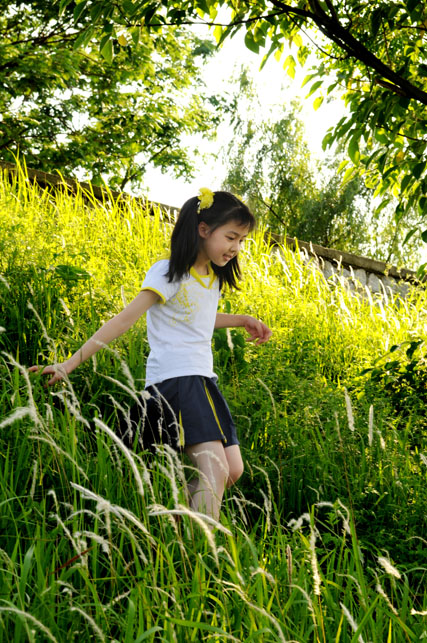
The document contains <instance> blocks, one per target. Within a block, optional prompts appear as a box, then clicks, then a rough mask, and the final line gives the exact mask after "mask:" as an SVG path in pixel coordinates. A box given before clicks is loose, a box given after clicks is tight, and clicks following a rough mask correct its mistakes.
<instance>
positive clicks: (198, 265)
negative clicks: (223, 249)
mask: <svg viewBox="0 0 427 643" xmlns="http://www.w3.org/2000/svg"><path fill="white" fill-rule="evenodd" d="M209 263H210V262H209V259H207V257H204V256H202V257H201V256H200V253H199V256H198V257H197V259H196V261H195V262H194V263H193V265H192V268H194V270H195V271H196V272H197V273H198V274H199V275H202V276H204V277H206V275H208V274H209Z"/></svg>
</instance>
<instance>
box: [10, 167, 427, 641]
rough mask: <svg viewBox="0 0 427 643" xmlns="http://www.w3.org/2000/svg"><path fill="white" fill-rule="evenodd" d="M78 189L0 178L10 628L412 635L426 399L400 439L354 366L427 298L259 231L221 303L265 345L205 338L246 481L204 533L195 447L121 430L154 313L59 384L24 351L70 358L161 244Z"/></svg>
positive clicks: (421, 589) (425, 602) (181, 637)
mask: <svg viewBox="0 0 427 643" xmlns="http://www.w3.org/2000/svg"><path fill="white" fill-rule="evenodd" d="M87 197H88V195H86V198H83V195H82V194H79V195H77V198H75V199H74V198H71V197H70V196H69V195H67V194H63V193H61V192H59V193H56V194H52V193H51V194H48V193H47V192H42V191H41V190H40V189H39V188H38V187H37V186H31V185H30V184H29V183H28V180H27V179H26V177H25V175H24V174H23V173H22V174H21V175H20V176H19V177H17V178H16V177H15V179H14V182H13V181H5V182H1V183H0V231H1V232H0V244H1V249H2V252H1V253H0V275H1V277H0V311H1V322H0V325H1V327H2V328H1V329H0V342H2V344H1V346H2V352H1V353H0V459H1V466H0V504H1V508H2V510H1V512H0V559H1V565H0V583H1V587H2V601H1V602H0V641H1V642H3V641H5V642H6V641H10V640H16V641H20V640H27V639H28V640H31V641H36V640H57V641H62V640H64V637H65V638H66V639H67V641H68V640H70V641H78V640H80V641H81V640H92V639H94V638H96V639H99V640H117V641H138V640H140V641H144V640H146V641H153V642H154V641H159V640H165V641H174V640H176V641H178V642H181V641H182V642H186V641H191V640H195V641H197V640H210V639H212V640H214V639H218V640H228V639H230V640H232V639H233V638H234V640H238V641H256V640H262V641H266V643H269V642H271V643H273V642H274V643H276V642H277V641H289V640H294V641H298V642H301V643H305V642H307V643H311V642H312V641H313V640H319V641H321V642H322V643H329V641H339V642H343V643H344V642H346V643H347V642H351V641H355V640H357V638H358V637H359V636H361V637H362V638H363V640H366V641H368V640H369V641H385V640H390V641H395V642H396V643H400V641H402V640H409V641H414V642H415V641H418V640H421V639H422V637H423V636H424V632H425V618H424V617H423V612H425V611H426V609H427V594H426V586H425V569H426V565H427V562H426V559H425V556H426V552H425V543H424V540H423V534H425V530H426V523H425V516H426V515H427V491H426V490H427V484H426V465H425V453H426V435H425V430H423V431H420V432H419V436H418V438H419V439H418V442H417V445H416V446H414V445H413V443H412V442H411V440H410V439H409V437H410V436H409V435H408V434H409V428H408V427H409V424H411V425H412V426H415V425H416V424H417V423H418V421H419V420H420V419H421V414H422V416H423V415H424V410H422V409H419V408H417V407H416V406H413V407H411V408H410V411H409V416H408V423H407V424H408V426H407V427H406V428H405V429H404V430H402V428H401V427H400V428H399V430H397V429H396V418H395V416H394V415H393V413H390V412H389V406H390V401H389V397H388V395H387V393H385V392H383V390H382V389H381V388H378V390H377V395H376V399H375V402H374V405H373V407H371V401H370V399H368V398H367V396H366V393H365V390H364V387H363V385H362V384H361V378H360V371H361V370H363V369H364V368H367V367H369V366H371V365H372V362H373V361H374V360H375V359H376V358H377V356H380V355H383V354H384V353H385V352H386V351H387V350H388V347H389V346H393V345H398V344H402V343H403V342H404V341H405V340H407V338H408V337H413V338H417V337H422V336H423V329H424V328H425V324H426V321H427V319H426V310H427V305H426V304H427V302H426V292H425V291H424V290H422V289H420V290H414V292H413V293H412V295H411V296H410V297H409V298H408V299H407V300H405V301H403V300H401V299H399V298H396V299H392V298H390V299H389V300H388V301H387V300H386V298H382V299H380V298H379V297H378V298H377V299H375V301H372V300H369V298H368V297H366V298H362V297H357V296H354V295H353V294H351V293H350V292H349V291H348V289H347V288H346V287H345V286H344V285H343V284H341V282H340V281H339V280H335V281H333V280H331V281H329V282H326V281H325V280H324V278H323V277H322V276H321V275H320V274H319V273H318V272H316V270H315V269H314V268H313V267H312V266H310V265H308V266H306V265H304V264H303V262H302V261H301V260H300V258H299V257H298V255H294V254H293V253H292V252H290V251H289V250H288V249H287V248H285V247H284V248H276V249H272V248H271V247H270V246H269V245H268V244H266V243H265V241H264V236H263V232H262V231H259V232H257V233H256V234H255V235H254V236H253V237H252V239H250V240H248V242H247V244H246V246H245V249H244V250H242V268H243V274H244V276H245V279H244V282H243V283H242V289H241V291H240V292H238V293H233V294H231V293H227V294H226V296H225V297H224V298H223V310H224V311H225V312H237V311H238V310H239V311H241V312H248V313H251V314H254V315H258V316H261V317H262V318H263V319H264V320H265V321H266V322H267V323H268V324H269V325H271V327H272V328H273V331H274V336H273V339H272V341H271V342H269V343H267V344H266V345H264V346H261V347H258V348H257V347H255V346H253V345H252V343H250V342H248V343H246V342H244V337H243V334H242V333H240V332H238V331H233V332H232V333H231V341H230V338H227V334H226V332H221V333H219V334H218V335H216V337H215V343H216V346H217V348H218V351H217V353H216V356H215V359H216V370H217V372H218V376H219V379H220V382H221V385H222V386H223V388H224V391H225V393H226V396H227V399H228V400H229V403H230V406H231V408H232V412H233V415H234V417H235V419H236V423H237V427H238V432H239V437H240V440H241V443H242V451H243V456H244V460H245V463H246V473H245V475H244V477H243V478H242V481H241V482H239V484H238V485H237V486H236V487H235V488H233V489H232V490H230V492H229V493H228V495H227V498H226V501H225V503H224V510H223V513H222V516H221V522H220V523H219V524H218V525H216V529H215V530H214V531H210V530H208V529H207V528H206V523H205V522H204V520H203V519H202V520H201V518H200V516H198V515H195V514H194V513H192V512H191V511H189V510H188V508H187V502H186V497H185V484H184V478H185V477H188V476H191V474H192V472H193V471H192V467H191V466H189V464H188V462H187V461H186V459H184V458H181V457H180V456H177V455H176V454H174V453H171V452H170V451H168V450H167V449H165V450H160V452H159V453H158V455H157V457H156V458H155V459H149V458H148V457H147V456H146V454H144V453H134V452H127V451H125V450H124V449H123V445H121V443H120V442H119V441H118V440H117V439H115V433H114V429H115V427H116V425H117V420H118V416H123V414H126V411H127V409H128V407H129V405H130V404H132V402H133V400H134V399H135V396H137V395H139V393H140V392H141V389H142V388H143V371H144V362H145V355H146V352H147V344H146V339H145V327H144V321H143V320H141V322H140V323H138V324H136V325H135V326H134V327H133V328H132V330H131V331H130V332H129V333H127V334H126V335H125V336H123V337H121V338H120V339H119V340H117V342H115V344H114V346H111V347H110V348H109V349H108V350H104V351H101V352H100V353H98V354H97V358H96V360H92V362H90V363H85V364H84V365H83V366H82V367H80V368H79V369H78V371H75V372H74V373H73V374H72V376H71V378H70V380H68V381H66V382H65V383H64V384H63V385H58V386H55V388H54V389H53V390H50V389H47V388H45V386H44V380H43V378H41V377H40V376H31V377H30V376H29V374H28V372H27V369H26V366H28V365H29V364H28V363H25V362H24V359H23V358H22V355H21V350H22V351H23V350H24V349H25V350H26V351H27V353H26V357H28V359H33V357H34V356H36V357H37V359H38V361H39V363H47V362H51V361H52V360H53V359H55V356H56V355H58V357H59V358H61V357H62V356H66V355H67V353H68V351H70V350H74V348H75V345H77V344H81V342H82V340H84V339H86V338H87V336H88V335H90V334H92V332H93V330H94V326H95V327H96V326H98V325H99V324H100V323H101V322H102V321H103V320H105V319H107V318H108V317H109V316H110V315H112V314H114V313H115V312H116V310H118V309H119V308H121V307H122V305H123V300H129V299H130V298H131V297H132V296H133V295H134V294H136V293H137V292H138V289H139V285H140V283H141V281H142V278H143V274H144V272H145V271H146V270H147V268H148V267H149V266H150V265H151V264H152V262H153V261H155V260H156V259H157V258H159V257H160V256H161V255H162V254H163V253H164V252H165V251H166V248H167V247H168V238H169V233H170V225H169V224H167V223H166V222H165V221H163V220H162V217H161V214H160V213H159V212H158V211H156V212H155V216H151V215H149V213H148V212H147V211H146V210H144V209H142V208H141V206H140V204H138V203H137V202H135V201H132V200H129V201H128V202H126V203H124V202H120V203H115V202H113V201H106V202H105V203H98V202H96V201H93V202H91V201H90V198H87ZM65 267H66V268H65ZM87 274H89V275H90V277H87ZM5 275H7V279H6V276H5ZM79 277H82V278H81V279H80V278H79ZM8 286H9V287H8ZM15 290H16V291H21V290H22V293H23V294H22V296H21V297H19V296H18V293H15V292H14V291H15ZM26 298H27V299H29V301H30V303H32V304H33V308H34V310H31V309H28V308H27V307H26V301H25V300H26ZM61 300H62V301H61ZM62 302H64V303H66V308H67V309H68V312H67V310H66V309H65V308H64V306H63V303H62ZM17 306H18V310H16V308H17ZM18 313H19V314H18ZM35 313H37V315H38V319H39V321H38V328H37V325H35V324H34V325H33V324H32V321H31V320H33V319H34V318H35ZM19 320H20V323H21V327H20V328H16V325H17V324H18V321H19ZM21 329H22V330H21ZM15 341H17V342H18V345H19V355H18V350H16V347H15V345H14V344H15ZM414 341H418V340H416V339H414ZM73 342H75V345H73ZM21 347H22V348H21ZM408 347H409V345H408ZM4 349H5V350H4ZM418 350H421V351H423V350H424V347H423V346H421V345H420V346H419V349H418ZM395 353H396V351H395ZM416 356H417V352H416V351H415V352H414V353H413V355H412V356H411V357H410V359H413V358H415V357H416ZM24 364H25V365H24ZM344 386H346V387H347V390H348V391H349V393H348V394H347V397H346V394H345V390H344ZM355 624H356V625H355Z"/></svg>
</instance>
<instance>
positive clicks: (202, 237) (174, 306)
mask: <svg viewBox="0 0 427 643" xmlns="http://www.w3.org/2000/svg"><path fill="white" fill-rule="evenodd" d="M254 225H255V220H254V217H253V215H252V214H251V212H250V211H249V209H248V208H247V206H246V205H245V204H244V203H242V202H241V201H240V200H239V199H237V198H236V197H235V196H233V195H232V194H230V193H229V192H211V191H210V190H208V189H206V188H202V190H201V191H200V194H199V196H198V197H193V198H191V199H189V200H188V201H187V202H186V203H185V204H184V206H183V207H182V209H181V211H180V214H179V217H178V219H177V222H176V224H175V227H174V230H173V232H172V238H171V252H170V258H169V259H168V260H161V261H158V262H157V263H155V264H154V265H153V266H152V267H151V268H150V270H149V271H148V272H147V274H146V277H145V279H144V282H143V284H142V287H141V292H140V293H139V294H138V295H137V296H136V297H135V299H134V300H133V301H132V302H131V303H130V304H129V305H128V306H126V308H124V310H122V312H120V313H119V314H118V315H116V316H115V317H113V318H112V319H110V320H109V321H108V322H107V323H106V324H104V325H103V326H102V327H101V328H100V329H99V330H98V331H97V332H96V333H95V334H94V335H93V336H92V337H91V338H90V339H89V340H88V341H87V342H86V343H85V344H84V345H83V346H82V347H81V348H80V349H79V350H78V351H77V352H76V353H74V355H72V356H71V357H70V358H69V359H68V360H66V361H65V362H63V363H62V364H56V365H53V366H47V367H45V368H44V370H43V371H42V373H43V374H53V377H52V378H51V379H50V380H49V381H48V384H49V385H52V384H55V382H57V381H59V380H61V379H63V378H64V376H68V375H69V374H70V373H71V372H72V371H73V370H74V369H75V368H76V367H77V366H79V364H81V363H82V362H84V361H85V360H87V359H88V358H89V357H91V356H92V355H94V354H95V353H96V352H97V351H98V350H99V349H100V348H101V347H102V346H105V345H106V344H108V343H109V342H111V341H112V340H113V339H115V338H117V337H119V336H120V335H122V334H123V333H124V332H125V331H127V330H128V329H129V328H130V327H131V326H132V325H133V324H134V323H135V322H136V321H137V319H138V318H139V317H141V315H143V314H144V313H147V335H148V342H149V345H150V354H149V356H148V360H147V365H146V389H147V396H146V397H147V398H148V399H147V401H146V402H144V404H141V405H140V409H141V410H140V412H139V414H138V416H137V422H136V424H138V425H139V427H140V430H141V431H144V432H145V433H146V436H147V435H148V436H149V439H148V441H147V437H145V439H144V440H143V444H144V446H151V444H149V442H152V441H156V440H158V439H159V438H162V437H163V436H159V430H158V429H157V427H158V425H159V422H158V421H157V420H156V419H154V421H153V417H154V418H156V417H157V418H162V424H163V427H162V430H163V431H164V430H166V438H167V439H168V441H169V443H170V444H171V445H172V446H174V447H175V448H180V449H183V450H184V451H185V453H186V454H187V455H188V456H189V458H190V460H191V461H192V463H193V464H194V465H195V467H196V469H197V471H198V474H199V475H198V477H197V478H196V479H195V480H193V481H191V482H190V484H189V495H190V499H191V507H192V508H193V509H194V510H196V511H204V512H206V513H207V514H208V515H210V516H212V517H213V518H215V519H218V517H219V512H220V506H221V500H222V496H223V493H224V489H225V487H226V486H227V487H229V486H231V485H232V484H233V483H234V482H236V480H238V478H239V477H240V476H241V474H242V473H243V462H242V457H241V454H240V449H239V442H238V439H237V435H236V429H235V426H234V423H233V420H232V418H231V415H230V412H229V409H228V406H227V404H226V402H225V400H224V398H223V397H222V395H221V393H220V391H219V390H218V388H217V386H216V383H215V380H216V376H215V374H214V372H213V370H212V368H213V359H212V348H211V343H212V333H213V330H214V329H215V328H227V327H244V328H245V329H246V331H247V332H248V333H249V338H248V339H249V340H254V341H255V342H256V343H257V344H262V343H264V342H266V341H267V340H268V339H269V338H270V336H271V331H270V329H269V328H268V327H267V326H266V325H265V324H264V323H263V322H261V321H259V320H257V319H255V318H254V317H251V316H249V315H230V314H225V313H218V312H217V307H218V300H219V297H220V294H221V291H222V289H223V287H224V286H229V287H230V288H233V287H237V282H238V280H239V278H240V268H239V263H238V259H237V256H238V253H239V250H240V247H241V245H242V243H243V241H244V240H245V239H246V237H247V235H248V234H249V232H250V231H251V230H252V229H253V227H254ZM38 369H39V367H38V366H32V367H31V368H30V369H29V370H30V371H33V372H34V371H37V370H38ZM134 418H135V414H133V419H134Z"/></svg>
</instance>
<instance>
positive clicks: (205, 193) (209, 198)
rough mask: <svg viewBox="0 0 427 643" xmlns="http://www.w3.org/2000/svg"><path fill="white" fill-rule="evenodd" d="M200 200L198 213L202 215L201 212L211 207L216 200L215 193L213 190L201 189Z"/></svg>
mask: <svg viewBox="0 0 427 643" xmlns="http://www.w3.org/2000/svg"><path fill="white" fill-rule="evenodd" d="M198 199H199V207H198V208H197V212H199V213H200V210H206V209H207V208H210V207H211V205H212V203H213V200H214V193H213V192H212V190H209V188H200V190H199V196H198Z"/></svg>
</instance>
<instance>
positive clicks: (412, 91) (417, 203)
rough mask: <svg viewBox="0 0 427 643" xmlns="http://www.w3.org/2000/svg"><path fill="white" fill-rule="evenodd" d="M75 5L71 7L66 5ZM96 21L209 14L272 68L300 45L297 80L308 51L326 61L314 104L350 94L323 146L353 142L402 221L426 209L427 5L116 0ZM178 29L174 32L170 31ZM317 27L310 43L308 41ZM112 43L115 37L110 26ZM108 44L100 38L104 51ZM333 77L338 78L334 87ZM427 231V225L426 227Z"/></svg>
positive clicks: (219, 34) (289, 64)
mask: <svg viewBox="0 0 427 643" xmlns="http://www.w3.org/2000/svg"><path fill="white" fill-rule="evenodd" d="M65 4H67V3H64V5H65ZM224 8H226V9H228V11H229V13H230V18H229V23H228V24H226V26H224V21H223V19H221V22H219V23H218V24H216V23H215V21H216V16H217V11H218V10H219V9H224ZM89 12H93V13H95V14H96V21H95V25H92V26H90V27H88V28H87V29H88V33H93V31H94V29H95V28H96V24H102V23H103V22H105V23H106V24H107V25H110V24H114V25H115V27H117V25H124V24H126V25H128V24H132V25H136V24H138V22H139V21H140V20H141V19H142V20H143V21H144V24H145V25H146V28H147V29H150V30H153V31H155V32H158V31H159V30H162V29H164V25H170V24H180V23H182V22H189V21H190V22H198V21H200V15H202V16H204V18H205V20H206V22H208V23H209V24H212V25H216V26H215V28H214V35H215V36H216V38H217V40H218V42H219V43H221V42H223V41H224V39H225V38H229V37H232V36H233V35H234V34H235V33H236V31H237V30H238V29H241V28H244V29H245V30H246V34H245V44H246V46H247V47H248V48H249V49H250V50H251V51H253V52H261V51H262V50H264V49H265V50H266V53H265V55H264V58H263V63H265V61H266V60H267V59H268V57H269V56H271V55H272V54H274V55H275V56H276V57H277V58H280V57H281V56H282V55H284V50H285V45H287V44H289V45H292V46H295V47H296V52H295V54H289V55H287V57H286V58H285V60H284V68H285V69H287V72H288V74H289V75H290V76H293V75H294V70H295V66H296V64H297V62H298V63H299V64H304V63H305V62H306V61H307V58H308V55H309V53H312V52H313V53H315V55H316V56H317V62H316V63H315V64H314V65H313V67H312V69H311V70H310V73H309V74H308V75H307V79H306V81H307V82H310V83H311V87H310V90H309V95H314V94H315V93H317V97H316V99H315V107H316V108H317V107H319V105H320V104H321V102H322V100H323V99H324V98H326V97H327V96H329V95H331V94H333V93H334V92H336V91H341V90H342V89H344V100H345V102H346V104H347V106H348V108H349V110H350V115H349V116H346V117H344V118H342V119H341V120H340V121H339V122H338V123H337V125H336V126H335V127H333V128H331V130H330V132H329V133H328V134H327V135H326V137H325V140H324V144H325V146H328V145H330V144H332V143H333V142H334V141H340V142H342V143H345V144H346V145H347V149H348V154H349V157H350V159H351V161H352V163H353V170H352V175H355V174H356V173H358V174H360V175H361V176H363V177H364V179H365V181H366V183H367V185H368V187H372V188H374V189H375V190H376V193H377V194H378V195H379V196H381V198H382V201H383V203H389V202H390V197H391V196H393V197H395V198H396V199H398V204H397V206H396V207H395V216H396V218H397V219H400V218H401V217H403V216H406V214H407V213H409V212H411V211H416V212H417V211H418V213H419V216H420V218H421V219H422V218H423V217H424V215H425V213H426V211H427V161H426V144H427V143H426V140H425V129H426V124H427V111H426V109H427V75H426V64H427V63H426V60H427V58H426V55H427V54H426V44H425V37H426V26H427V7H426V4H425V3H423V2H415V1H408V2H389V1H388V0H387V1H385V0H376V1H375V2H363V3H361V2H359V1H358V0H331V1H329V0H328V1H327V2H321V1H320V0H308V1H307V0H290V1H289V2H287V3H283V2H276V1H270V0H262V1H259V2H255V3H254V2H234V0H185V1H184V2H179V3H178V2H166V1H163V2H158V3H152V2H151V1H150V0H146V1H144V2H139V3H137V4H135V3H131V2H129V3H128V2H123V3H119V5H118V4H116V3H113V2H111V0H92V1H91V2H85V3H84V6H83V7H82V15H85V14H89ZM168 28H169V27H168ZM307 30H308V32H309V36H310V40H308V39H306V38H305V37H304V39H303V37H302V36H301V33H303V34H305V32H306V31H307ZM104 31H105V34H106V35H105V38H106V39H108V37H109V36H108V30H107V29H105V30H104ZM102 42H103V41H101V44H102ZM331 78H332V81H331V80H330V79H331ZM420 226H421V231H422V227H423V226H424V221H423V220H421V221H420V225H419V226H417V227H418V228H419V227H420Z"/></svg>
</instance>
